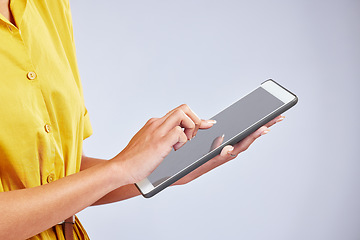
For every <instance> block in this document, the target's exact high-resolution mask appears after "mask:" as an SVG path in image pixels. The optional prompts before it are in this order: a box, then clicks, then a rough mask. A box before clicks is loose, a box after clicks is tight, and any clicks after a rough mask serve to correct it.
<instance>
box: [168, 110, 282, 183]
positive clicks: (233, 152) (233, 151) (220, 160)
mask: <svg viewBox="0 0 360 240" xmlns="http://www.w3.org/2000/svg"><path fill="white" fill-rule="evenodd" d="M284 118H285V117H284V116H281V115H280V116H278V117H276V118H275V119H273V120H271V121H270V122H268V123H267V124H265V126H262V127H261V128H259V129H258V130H256V131H255V132H253V133H252V134H250V135H249V136H247V137H246V138H245V139H243V140H242V141H240V142H239V143H237V144H236V145H234V146H230V145H228V146H225V147H224V148H223V149H222V151H221V153H220V155H218V156H216V157H214V158H213V159H211V160H209V161H208V162H206V163H205V164H203V165H201V166H200V167H199V168H197V169H195V170H194V171H192V172H191V173H189V174H188V175H186V176H185V177H183V178H181V179H180V180H178V181H177V182H176V183H174V185H182V184H186V183H188V182H191V181H192V180H194V179H196V178H198V177H200V176H201V175H203V174H204V173H207V172H209V171H210V170H212V169H214V168H216V167H218V166H220V165H222V164H224V163H226V162H228V161H230V160H232V159H235V158H236V157H237V156H238V154H239V153H241V152H243V151H245V150H246V149H248V148H249V147H250V145H251V144H252V143H253V142H254V141H255V140H256V139H257V138H259V137H260V136H262V135H265V134H266V133H268V132H269V131H270V129H269V127H271V126H272V125H274V124H275V123H278V122H280V121H282V120H283V119H284ZM220 144H221V143H220Z"/></svg>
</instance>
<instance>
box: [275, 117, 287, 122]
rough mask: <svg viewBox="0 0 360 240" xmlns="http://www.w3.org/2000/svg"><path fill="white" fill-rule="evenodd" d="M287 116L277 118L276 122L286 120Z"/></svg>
mask: <svg viewBox="0 0 360 240" xmlns="http://www.w3.org/2000/svg"><path fill="white" fill-rule="evenodd" d="M284 118H285V116H281V117H280V118H279V119H278V120H276V122H277V123H278V122H281V121H282V120H284Z"/></svg>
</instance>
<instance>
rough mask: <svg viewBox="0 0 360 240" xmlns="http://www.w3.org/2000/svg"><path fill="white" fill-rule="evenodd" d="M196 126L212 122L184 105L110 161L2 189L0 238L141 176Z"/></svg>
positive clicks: (25, 234) (36, 227) (33, 229)
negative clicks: (30, 184) (46, 180)
mask: <svg viewBox="0 0 360 240" xmlns="http://www.w3.org/2000/svg"><path fill="white" fill-rule="evenodd" d="M200 126H202V128H209V127H211V126H212V123H211V122H207V121H200V119H197V118H196V117H195V114H194V113H193V112H192V111H191V110H190V109H189V108H188V107H187V106H186V105H182V106H180V107H178V108H176V109H174V110H172V111H170V112H169V113H168V114H166V115H165V116H164V117H162V118H156V119H155V118H154V119H151V120H149V121H148V122H147V123H146V124H145V125H144V127H143V128H142V129H140V131H139V132H138V133H137V134H136V135H135V136H134V137H133V138H132V139H131V141H130V142H129V144H128V145H127V146H126V148H125V149H124V150H123V151H121V152H120V153H119V154H118V155H117V156H115V157H114V158H112V159H111V160H109V161H104V162H99V163H98V164H96V165H93V166H92V167H88V168H86V169H84V170H83V171H80V172H79V173H76V174H73V175H71V176H67V177H65V178H62V179H59V180H57V181H54V182H52V183H49V184H46V185H42V186H39V187H34V188H29V189H21V190H13V191H8V192H1V193H0V212H1V217H0V239H4V240H5V239H6V240H8V239H27V238H29V237H31V236H34V235H36V234H38V233H40V232H42V231H44V230H46V229H49V228H51V227H52V226H54V225H56V224H57V223H59V222H61V221H63V220H64V219H66V218H68V217H69V216H71V215H73V214H75V213H77V212H79V211H81V210H82V209H84V208H86V207H88V206H90V205H92V204H94V203H95V202H96V201H98V200H99V199H100V198H102V197H104V196H105V195H107V194H108V193H110V192H112V191H114V190H116V189H119V188H120V187H124V186H127V185H130V184H133V183H135V182H138V181H140V180H142V179H144V178H145V177H146V176H148V175H149V173H151V172H152V171H153V170H154V169H155V168H156V167H157V165H159V164H160V163H161V161H162V160H163V159H164V157H165V156H166V155H167V154H168V153H169V152H170V151H171V149H172V148H174V149H178V148H180V147H181V146H182V145H184V144H185V142H186V141H187V140H188V139H191V138H192V137H193V136H194V135H195V134H196V131H197V130H198V129H199V127H200ZM183 129H184V130H183ZM85 162H86V161H85ZM88 163H89V165H90V164H91V163H90V161H88ZM93 163H94V162H93ZM84 166H85V165H84ZM84 168H85V167H84ZM125 188H126V187H124V189H125Z"/></svg>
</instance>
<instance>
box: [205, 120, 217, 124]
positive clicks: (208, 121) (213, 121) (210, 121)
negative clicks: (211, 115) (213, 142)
mask: <svg viewBox="0 0 360 240" xmlns="http://www.w3.org/2000/svg"><path fill="white" fill-rule="evenodd" d="M206 122H207V123H212V124H215V123H216V120H207V121H206Z"/></svg>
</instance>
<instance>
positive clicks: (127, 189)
mask: <svg viewBox="0 0 360 240" xmlns="http://www.w3.org/2000/svg"><path fill="white" fill-rule="evenodd" d="M284 118H285V117H284V116H278V117H276V118H275V119H273V120H272V121H270V122H269V123H267V124H266V125H265V126H263V127H261V128H259V129H258V130H257V131H255V132H254V133H252V134H250V135H249V136H248V137H246V138H245V139H244V140H242V141H241V142H239V143H238V144H236V145H235V146H226V147H224V148H223V150H222V151H221V154H220V155H218V156H216V157H215V158H213V159H211V160H210V161H208V162H207V163H205V164H203V165H202V166H200V167H199V168H197V169H195V170H194V171H192V172H191V173H189V174H188V175H186V176H184V177H183V178H181V179H180V180H178V181H177V182H176V183H174V184H173V186H174V185H183V184H186V183H189V182H191V181H193V180H194V179H196V178H198V177H200V176H201V175H203V174H205V173H207V172H209V171H211V170H213V169H214V168H217V167H219V166H220V165H222V164H224V163H226V162H228V161H230V160H232V159H234V158H236V157H237V155H238V154H239V153H241V152H243V151H245V150H247V149H248V148H249V147H250V145H251V144H252V143H253V142H254V141H255V140H256V139H257V138H259V137H260V136H262V135H265V134H266V133H268V132H269V129H268V128H269V127H271V126H272V125H274V124H275V123H277V122H280V121H282V120H283V119H284ZM102 162H106V160H102V159H95V158H90V157H87V156H85V155H83V157H82V162H81V169H82V170H83V169H87V168H89V167H92V166H95V165H96V164H100V163H102ZM138 195H140V192H139V190H138V189H137V188H136V187H135V185H134V184H130V185H126V186H122V187H120V188H118V189H116V190H114V191H112V192H110V193H108V194H107V195H106V196H104V197H103V198H101V199H99V200H98V201H97V202H95V203H94V205H100V204H107V203H112V202H117V201H122V200H125V199H128V198H132V197H135V196H138Z"/></svg>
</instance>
